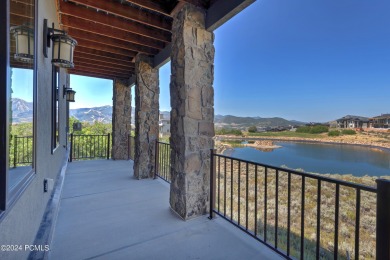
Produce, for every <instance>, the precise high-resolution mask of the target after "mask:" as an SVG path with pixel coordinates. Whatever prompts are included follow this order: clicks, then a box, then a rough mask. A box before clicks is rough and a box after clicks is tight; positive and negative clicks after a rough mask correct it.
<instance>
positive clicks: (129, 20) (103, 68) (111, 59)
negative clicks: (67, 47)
mask: <svg viewBox="0 0 390 260" xmlns="http://www.w3.org/2000/svg"><path fill="white" fill-rule="evenodd" d="M10 1H14V2H17V3H18V4H17V6H19V7H18V8H14V9H12V10H11V19H10V20H11V24H12V23H14V24H15V25H18V24H23V23H26V21H27V22H28V21H31V22H33V20H32V19H31V18H28V17H25V16H27V15H25V14H26V13H27V12H25V11H24V10H26V9H27V8H28V3H31V1H32V0H10ZM55 1H56V3H58V5H57V8H58V10H59V11H58V17H59V20H60V25H61V26H62V28H63V29H64V30H66V31H68V33H69V35H70V36H72V37H73V38H75V39H76V40H77V41H78V46H77V47H76V49H75V52H74V62H75V68H74V69H70V70H68V71H69V73H73V74H77V75H86V76H91V77H100V78H108V79H114V78H127V79H129V78H131V76H132V75H134V67H135V65H134V57H135V56H136V55H137V54H139V53H144V54H147V55H149V56H151V57H152V58H154V66H155V67H157V68H158V67H160V66H161V65H162V64H164V63H165V62H167V61H168V60H169V58H170V55H171V51H172V50H171V47H170V46H171V40H172V32H171V30H172V22H173V17H172V16H174V14H176V13H177V12H179V11H180V10H181V8H183V6H184V5H185V3H190V4H192V5H195V6H198V7H200V8H204V9H206V29H207V30H209V31H213V30H215V29H216V28H217V27H218V26H220V25H221V24H223V23H224V22H226V21H227V20H229V19H230V18H231V17H233V16H234V15H235V14H237V13H238V12H240V11H241V10H242V9H244V8H245V7H247V6H249V5H250V4H251V3H253V2H254V1H255V0H55ZM26 3H27V5H26Z"/></svg>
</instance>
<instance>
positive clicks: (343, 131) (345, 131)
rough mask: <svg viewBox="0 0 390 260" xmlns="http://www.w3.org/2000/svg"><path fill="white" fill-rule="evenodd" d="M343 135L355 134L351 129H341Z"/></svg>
mask: <svg viewBox="0 0 390 260" xmlns="http://www.w3.org/2000/svg"><path fill="white" fill-rule="evenodd" d="M341 133H342V134H343V135H356V131H355V130H352V129H344V130H342V131H341Z"/></svg>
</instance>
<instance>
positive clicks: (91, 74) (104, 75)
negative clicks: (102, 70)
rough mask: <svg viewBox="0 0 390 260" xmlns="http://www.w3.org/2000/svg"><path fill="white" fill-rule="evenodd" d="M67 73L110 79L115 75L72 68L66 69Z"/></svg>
mask: <svg viewBox="0 0 390 260" xmlns="http://www.w3.org/2000/svg"><path fill="white" fill-rule="evenodd" d="M68 73H69V74H71V75H78V76H85V77H91V78H99V79H110V80H113V79H115V76H112V75H106V74H99V73H91V72H85V71H79V70H74V69H73V70H68Z"/></svg>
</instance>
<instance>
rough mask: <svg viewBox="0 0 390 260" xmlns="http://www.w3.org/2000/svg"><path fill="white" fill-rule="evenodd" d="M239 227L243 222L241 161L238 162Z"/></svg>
mask: <svg viewBox="0 0 390 260" xmlns="http://www.w3.org/2000/svg"><path fill="white" fill-rule="evenodd" d="M237 193H238V225H240V220H241V212H240V210H241V161H238V190H237Z"/></svg>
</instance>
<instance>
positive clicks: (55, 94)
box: [51, 66, 60, 152]
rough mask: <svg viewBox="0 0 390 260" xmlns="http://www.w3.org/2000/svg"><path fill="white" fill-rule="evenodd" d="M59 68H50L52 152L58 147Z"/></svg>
mask: <svg viewBox="0 0 390 260" xmlns="http://www.w3.org/2000/svg"><path fill="white" fill-rule="evenodd" d="M59 80H60V77H59V68H58V67H56V66H53V67H52V99H51V100H52V117H51V119H52V137H51V144H52V152H54V150H55V149H56V148H57V147H58V145H59V131H58V129H59V126H58V101H59V98H60V89H59V86H60V84H59Z"/></svg>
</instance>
